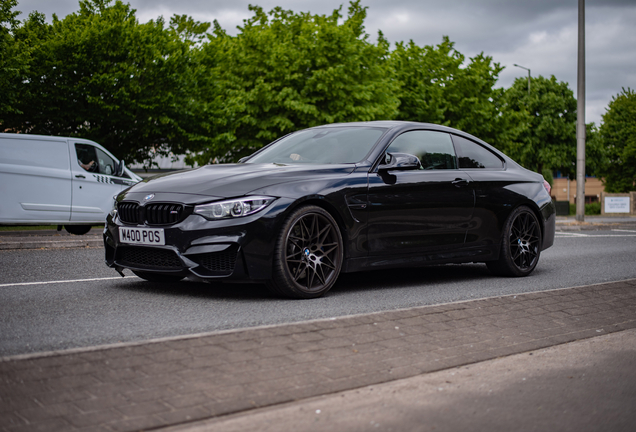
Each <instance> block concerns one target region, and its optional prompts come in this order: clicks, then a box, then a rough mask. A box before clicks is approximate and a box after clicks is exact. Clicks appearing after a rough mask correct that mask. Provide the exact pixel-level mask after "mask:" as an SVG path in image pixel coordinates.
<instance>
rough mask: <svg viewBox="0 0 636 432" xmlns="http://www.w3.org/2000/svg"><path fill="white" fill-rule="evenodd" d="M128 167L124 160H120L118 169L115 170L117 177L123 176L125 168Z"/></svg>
mask: <svg viewBox="0 0 636 432" xmlns="http://www.w3.org/2000/svg"><path fill="white" fill-rule="evenodd" d="M125 168H126V164H124V161H123V160H120V161H119V163H118V164H117V169H116V171H115V175H116V176H117V177H121V176H123V175H124V169H125Z"/></svg>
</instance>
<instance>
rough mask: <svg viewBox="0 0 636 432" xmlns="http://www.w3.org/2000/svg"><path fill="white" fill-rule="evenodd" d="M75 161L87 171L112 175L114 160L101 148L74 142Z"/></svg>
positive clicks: (113, 172) (114, 165)
mask: <svg viewBox="0 0 636 432" xmlns="http://www.w3.org/2000/svg"><path fill="white" fill-rule="evenodd" d="M75 152H76V153H77V163H79V165H80V166H81V167H82V168H84V169H85V170H86V171H88V172H92V173H96V174H106V175H114V174H115V167H116V162H115V161H114V160H113V158H111V157H110V156H108V155H107V154H106V153H104V152H103V151H102V150H100V149H98V148H97V147H95V146H92V145H90V144H75Z"/></svg>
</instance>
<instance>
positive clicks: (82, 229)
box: [64, 225, 91, 235]
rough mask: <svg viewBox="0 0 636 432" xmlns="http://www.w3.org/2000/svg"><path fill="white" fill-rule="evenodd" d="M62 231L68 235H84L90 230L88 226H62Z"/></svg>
mask: <svg viewBox="0 0 636 432" xmlns="http://www.w3.org/2000/svg"><path fill="white" fill-rule="evenodd" d="M64 229H65V230H66V232H68V233H69V234H75V235H84V234H86V233H87V232H89V231H90V230H91V226H90V225H64Z"/></svg>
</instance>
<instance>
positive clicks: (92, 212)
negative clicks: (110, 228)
mask: <svg viewBox="0 0 636 432" xmlns="http://www.w3.org/2000/svg"><path fill="white" fill-rule="evenodd" d="M73 147H74V155H73V157H72V158H73V161H72V162H71V168H72V175H73V201H72V208H71V221H72V222H93V223H102V222H104V221H105V220H106V215H107V214H108V212H109V211H110V209H111V206H112V202H113V195H116V194H118V193H119V192H120V191H121V190H122V188H123V187H124V186H125V187H128V185H127V183H129V181H128V179H124V178H120V177H116V176H115V171H116V170H117V164H118V161H117V160H116V159H115V158H114V157H113V156H112V155H111V154H110V153H107V152H106V151H105V150H104V149H102V148H100V147H98V146H96V145H93V144H90V143H84V142H74V143H73Z"/></svg>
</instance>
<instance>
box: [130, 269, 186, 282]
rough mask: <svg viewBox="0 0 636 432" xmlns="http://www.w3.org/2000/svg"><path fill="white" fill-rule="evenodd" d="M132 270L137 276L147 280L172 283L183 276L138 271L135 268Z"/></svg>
mask: <svg viewBox="0 0 636 432" xmlns="http://www.w3.org/2000/svg"><path fill="white" fill-rule="evenodd" d="M132 272H133V273H134V274H136V275H137V276H139V277H140V278H142V279H145V280H147V281H148V282H158V283H174V282H179V281H180V280H181V279H183V278H184V276H180V275H171V274H164V273H147V272H140V271H135V270H133V271H132Z"/></svg>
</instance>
